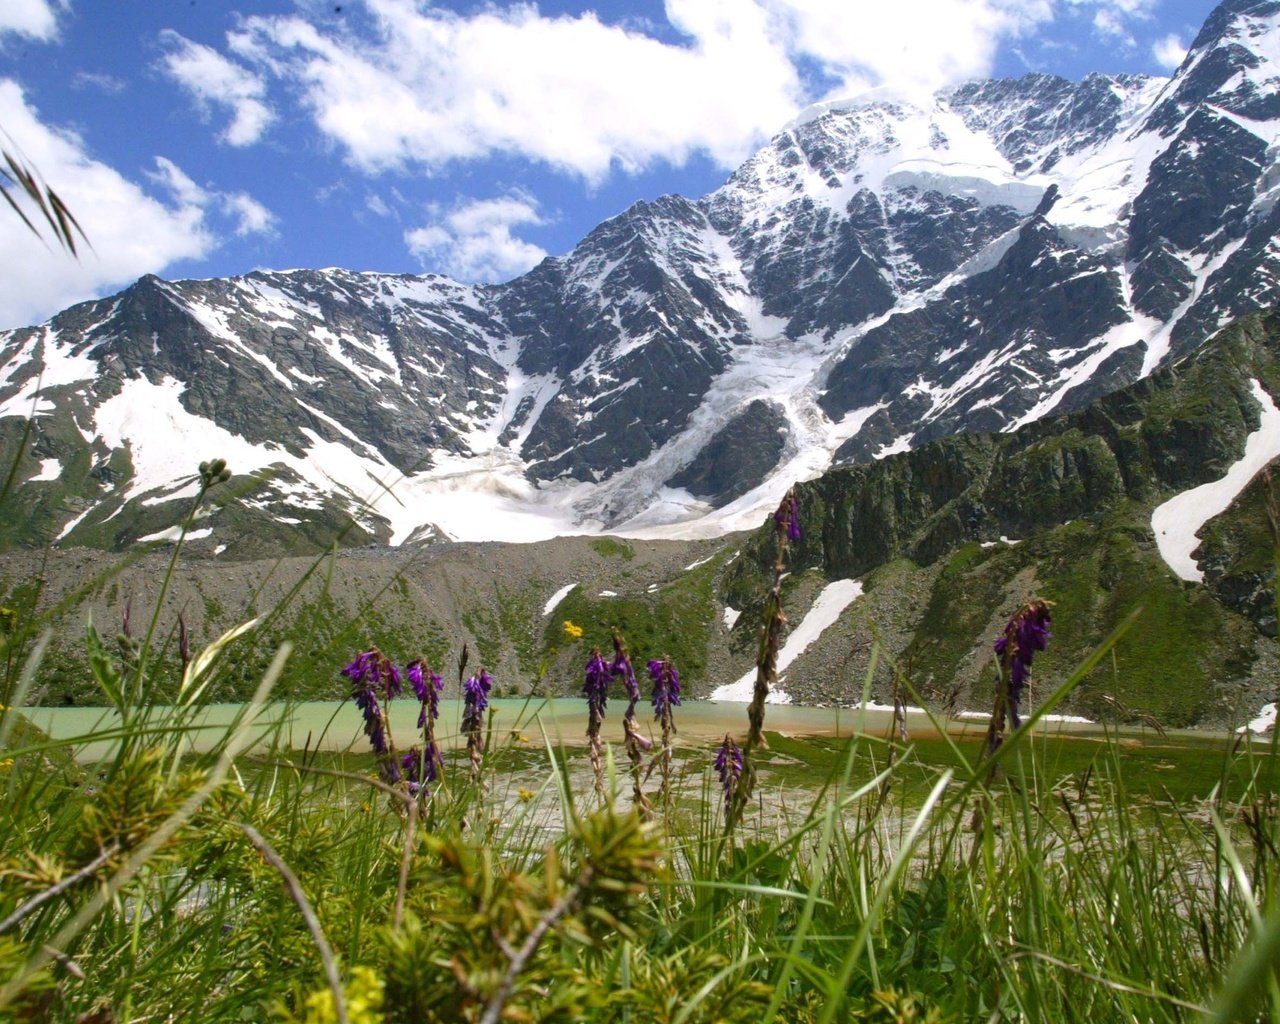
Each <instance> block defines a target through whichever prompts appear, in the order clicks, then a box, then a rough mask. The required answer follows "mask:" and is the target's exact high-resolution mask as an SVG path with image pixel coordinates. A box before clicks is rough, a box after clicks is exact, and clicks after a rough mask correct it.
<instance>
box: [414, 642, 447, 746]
mask: <svg viewBox="0 0 1280 1024" xmlns="http://www.w3.org/2000/svg"><path fill="white" fill-rule="evenodd" d="M405 674H406V675H407V676H408V677H409V684H410V685H411V686H412V687H413V692H414V693H415V694H416V695H417V697H418V700H420V701H421V702H422V710H421V711H420V712H419V713H418V728H419V729H422V728H425V727H426V724H427V720H428V719H430V720H432V721H434V720H435V719H437V718H439V717H440V694H441V693H442V692H443V691H444V680H443V679H441V678H440V677H439V676H438V675H437V674H436V673H434V672H432V671H431V666H429V665H428V664H427V663H426V662H425V661H423V660H422V659H421V658H415V659H414V660H413V661H411V662H409V664H408V665H407V666H406V668H405Z"/></svg>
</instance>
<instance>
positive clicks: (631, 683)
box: [609, 629, 640, 718]
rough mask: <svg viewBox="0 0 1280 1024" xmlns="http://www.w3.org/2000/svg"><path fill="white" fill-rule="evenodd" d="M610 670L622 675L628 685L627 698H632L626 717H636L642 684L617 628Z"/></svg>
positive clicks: (614, 634)
mask: <svg viewBox="0 0 1280 1024" xmlns="http://www.w3.org/2000/svg"><path fill="white" fill-rule="evenodd" d="M609 671H610V672H612V673H613V674H614V675H615V676H621V677H622V685H623V686H624V687H626V690H627V698H628V700H630V703H629V704H628V705H627V715H626V717H627V718H633V717H635V713H636V704H637V703H639V701H640V684H639V683H637V682H636V670H635V667H634V666H633V665H632V664H631V655H630V654H628V653H627V645H626V644H625V643H623V642H622V637H621V636H620V635H619V633H618V631H617V630H616V629H615V630H614V631H613V662H612V663H611V664H610V665H609Z"/></svg>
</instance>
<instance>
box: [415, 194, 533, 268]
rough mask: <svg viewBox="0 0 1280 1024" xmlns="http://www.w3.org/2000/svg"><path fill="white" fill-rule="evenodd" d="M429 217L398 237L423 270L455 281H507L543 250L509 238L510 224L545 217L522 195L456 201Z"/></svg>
mask: <svg viewBox="0 0 1280 1024" xmlns="http://www.w3.org/2000/svg"><path fill="white" fill-rule="evenodd" d="M428 212H429V213H430V214H431V216H432V218H433V220H432V222H430V223H428V224H426V225H424V226H423V227H420V228H414V229H413V230H412V231H406V232H405V236H404V240H405V244H406V245H408V247H409V251H410V252H411V253H413V254H414V255H415V256H416V257H417V258H418V259H419V260H420V261H421V262H422V265H423V267H424V268H426V269H428V270H438V271H440V272H442V273H445V274H448V275H449V276H450V277H452V278H454V279H456V280H459V281H490V282H492V281H507V280H510V279H511V278H513V277H515V276H517V275H519V274H522V273H524V272H525V271H526V270H529V269H530V268H532V267H534V266H535V265H536V264H537V263H538V262H539V261H541V260H542V259H544V258H545V257H546V255H547V253H546V250H544V249H541V248H539V247H538V246H536V245H533V244H532V243H530V242H526V241H524V240H523V239H520V238H517V237H515V236H514V235H513V234H512V233H511V231H512V228H514V227H518V226H519V225H521V224H529V225H533V226H537V225H539V224H545V223H546V220H545V218H543V216H542V215H541V214H540V213H539V212H538V207H537V203H536V202H535V201H534V200H533V199H532V198H531V197H529V196H527V195H525V194H523V193H519V192H516V193H512V194H511V195H508V196H503V197H500V198H497V199H480V200H475V201H472V202H467V203H462V204H460V205H458V206H455V207H454V208H453V209H452V210H449V211H448V212H445V211H442V210H440V209H439V208H432V209H431V210H429V211H428Z"/></svg>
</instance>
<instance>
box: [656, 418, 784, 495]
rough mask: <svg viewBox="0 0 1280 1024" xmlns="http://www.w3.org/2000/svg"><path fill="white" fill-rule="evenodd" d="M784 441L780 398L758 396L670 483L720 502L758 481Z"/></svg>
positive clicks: (770, 467) (779, 454)
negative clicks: (777, 400)
mask: <svg viewBox="0 0 1280 1024" xmlns="http://www.w3.org/2000/svg"><path fill="white" fill-rule="evenodd" d="M786 441H787V417H786V414H785V413H784V412H783V410H782V409H781V408H780V407H779V406H778V405H777V404H776V403H774V402H768V401H764V400H761V399H757V400H756V401H754V402H750V403H748V404H747V406H746V407H745V408H744V409H743V410H742V411H741V412H739V413H738V414H737V415H735V416H733V417H732V418H731V419H730V420H729V421H728V422H727V423H726V424H725V425H724V426H723V427H722V428H720V430H718V431H716V433H715V436H714V437H712V438H711V440H710V442H708V444H707V445H706V446H705V447H704V448H703V449H702V450H701V451H700V452H698V455H697V457H696V458H695V459H694V460H693V461H692V462H691V463H689V465H687V466H686V467H685V468H684V469H682V470H681V471H680V472H679V473H677V474H676V475H675V476H673V477H671V479H670V480H668V481H667V483H668V484H669V485H670V486H672V487H683V488H684V489H685V490H687V491H688V492H689V493H690V494H692V495H693V496H694V497H695V498H700V499H702V500H703V501H706V502H709V503H710V504H711V505H712V506H714V507H716V508H719V507H720V506H722V505H727V504H728V503H729V502H731V501H733V500H734V499H735V498H740V497H742V495H744V494H746V493H747V492H748V491H750V490H751V489H752V488H754V487H756V486H757V485H758V484H760V483H761V482H762V481H763V480H764V478H765V477H766V476H767V475H768V474H769V472H770V471H771V470H773V469H774V468H775V467H776V466H777V464H778V460H779V459H780V458H781V457H782V452H783V450H784V448H785V447H786Z"/></svg>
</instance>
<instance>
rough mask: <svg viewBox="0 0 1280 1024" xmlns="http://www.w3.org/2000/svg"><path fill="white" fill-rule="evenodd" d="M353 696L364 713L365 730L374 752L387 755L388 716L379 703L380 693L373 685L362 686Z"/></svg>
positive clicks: (388, 747)
mask: <svg viewBox="0 0 1280 1024" xmlns="http://www.w3.org/2000/svg"><path fill="white" fill-rule="evenodd" d="M351 696H352V698H353V699H354V700H355V702H356V707H358V708H359V709H360V710H361V712H362V713H363V714H364V732H365V735H366V736H368V737H369V745H370V746H372V747H373V752H374V753H375V754H377V755H378V756H379V757H381V756H383V755H385V754H386V753H387V751H388V750H389V749H390V746H389V744H388V743H387V718H386V715H384V714H383V712H382V705H381V704H379V703H378V695H377V694H376V693H374V691H373V687H372V686H362V687H360V688H359V689H357V690H356V691H355V692H354V693H352V695H351Z"/></svg>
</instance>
